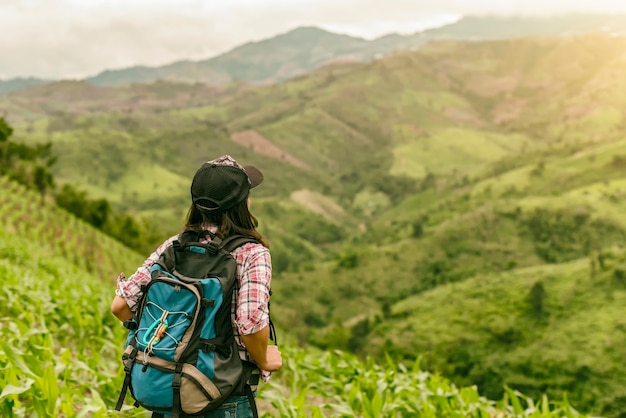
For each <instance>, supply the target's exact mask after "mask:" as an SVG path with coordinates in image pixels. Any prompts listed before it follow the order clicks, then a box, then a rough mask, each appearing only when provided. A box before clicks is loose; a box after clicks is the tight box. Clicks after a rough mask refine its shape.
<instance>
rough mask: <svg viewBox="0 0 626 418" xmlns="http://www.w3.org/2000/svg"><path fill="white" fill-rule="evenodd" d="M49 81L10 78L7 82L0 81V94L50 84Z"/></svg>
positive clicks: (31, 78)
mask: <svg viewBox="0 0 626 418" xmlns="http://www.w3.org/2000/svg"><path fill="white" fill-rule="evenodd" d="M51 82H52V81H51V80H43V79H40V78H33V77H29V78H21V77H19V78H11V79H8V80H0V94H2V93H10V92H12V91H18V90H21V89H25V88H28V87H33V86H40V85H42V84H47V83H51Z"/></svg>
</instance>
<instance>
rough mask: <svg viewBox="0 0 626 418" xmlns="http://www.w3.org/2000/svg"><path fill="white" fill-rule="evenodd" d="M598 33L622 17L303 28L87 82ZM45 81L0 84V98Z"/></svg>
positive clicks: (213, 75) (293, 66)
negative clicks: (375, 29) (352, 30)
mask: <svg viewBox="0 0 626 418" xmlns="http://www.w3.org/2000/svg"><path fill="white" fill-rule="evenodd" d="M589 32H602V33H610V34H613V35H616V36H622V35H625V34H626V15H564V16H552V17H540V16H526V17H497V16H491V17H465V18H463V19H461V20H459V21H458V22H455V23H451V24H448V25H444V26H442V27H440V28H436V29H430V30H426V31H421V32H417V33H415V34H412V35H399V34H389V35H387V36H383V37H380V38H377V39H374V40H365V39H363V38H358V37H353V36H347V35H341V34H336V33H332V32H328V31H325V30H323V29H320V28H316V27H301V28H297V29H294V30H292V31H289V32H287V33H284V34H280V35H277V36H275V37H273V38H270V39H266V40H262V41H259V42H250V43H247V44H245V45H241V46H239V47H237V48H235V49H233V50H231V51H229V52H227V53H225V54H222V55H219V56H217V57H214V58H210V59H206V60H200V61H178V62H174V63H172V64H169V65H164V66H159V67H148V66H135V67H130V68H126V69H107V70H105V71H103V72H101V73H100V74H97V75H95V76H92V77H89V78H86V79H85V80H86V81H88V82H90V83H93V84H95V85H118V84H130V83H151V82H154V81H157V80H168V81H177V82H187V83H198V82H199V83H206V84H210V85H224V84H227V83H230V82H234V81H236V82H244V83H255V84H259V83H260V84H266V83H275V82H280V81H284V80H287V79H290V78H293V77H295V76H298V75H301V74H305V73H307V72H309V71H311V70H313V69H315V68H319V67H320V66H323V65H327V64H330V63H333V62H367V61H370V60H372V59H374V58H380V57H381V56H384V55H386V54H389V53H391V52H394V51H401V50H409V49H414V48H418V47H421V46H423V45H424V44H426V43H428V42H430V41H432V40H436V39H459V40H473V41H479V40H486V39H507V38H517V37H524V36H567V35H574V34H579V33H589ZM44 83H46V81H45V80H39V79H29V80H28V82H24V81H20V80H5V81H0V93H2V92H9V91H16V90H18V89H20V88H25V87H28V86H30V85H37V84H44Z"/></svg>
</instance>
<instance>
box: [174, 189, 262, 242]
mask: <svg viewBox="0 0 626 418" xmlns="http://www.w3.org/2000/svg"><path fill="white" fill-rule="evenodd" d="M204 224H212V225H216V226H217V232H216V235H217V236H218V237H220V238H221V239H224V238H228V237H229V236H231V235H246V236H249V237H252V238H254V239H256V240H257V241H259V242H260V243H261V244H262V245H263V246H264V247H266V248H269V247H270V246H269V243H268V242H267V241H266V240H265V238H264V237H263V235H261V233H260V232H259V231H257V227H258V226H259V220H258V219H257V218H256V217H255V216H254V215H253V214H252V212H250V209H249V208H248V199H247V198H246V199H244V200H242V201H241V202H239V203H238V204H237V205H236V206H234V207H232V208H230V209H228V210H225V211H221V210H216V211H204V210H201V209H198V208H197V207H196V205H195V204H193V203H192V204H191V207H190V208H189V212H187V220H186V221H185V230H193V231H198V232H199V231H201V230H202V229H203V225H204Z"/></svg>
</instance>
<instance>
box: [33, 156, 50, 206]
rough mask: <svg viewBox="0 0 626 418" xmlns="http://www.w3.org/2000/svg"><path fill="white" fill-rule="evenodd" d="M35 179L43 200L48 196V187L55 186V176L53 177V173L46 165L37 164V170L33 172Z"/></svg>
mask: <svg viewBox="0 0 626 418" xmlns="http://www.w3.org/2000/svg"><path fill="white" fill-rule="evenodd" d="M33 181H34V182H35V187H36V188H37V191H38V192H39V194H40V195H41V199H42V200H43V199H44V197H45V196H46V191H47V190H48V188H50V187H53V186H54V178H53V177H52V174H50V172H49V171H48V169H47V168H46V167H44V166H41V165H37V166H36V167H35V171H34V173H33Z"/></svg>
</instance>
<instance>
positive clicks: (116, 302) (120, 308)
mask: <svg viewBox="0 0 626 418" xmlns="http://www.w3.org/2000/svg"><path fill="white" fill-rule="evenodd" d="M111 312H113V315H115V316H116V317H117V318H118V319H119V320H120V321H126V320H128V319H131V318H132V317H133V311H131V310H130V308H129V307H128V303H126V299H124V298H122V297H120V296H115V298H114V299H113V303H111Z"/></svg>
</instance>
